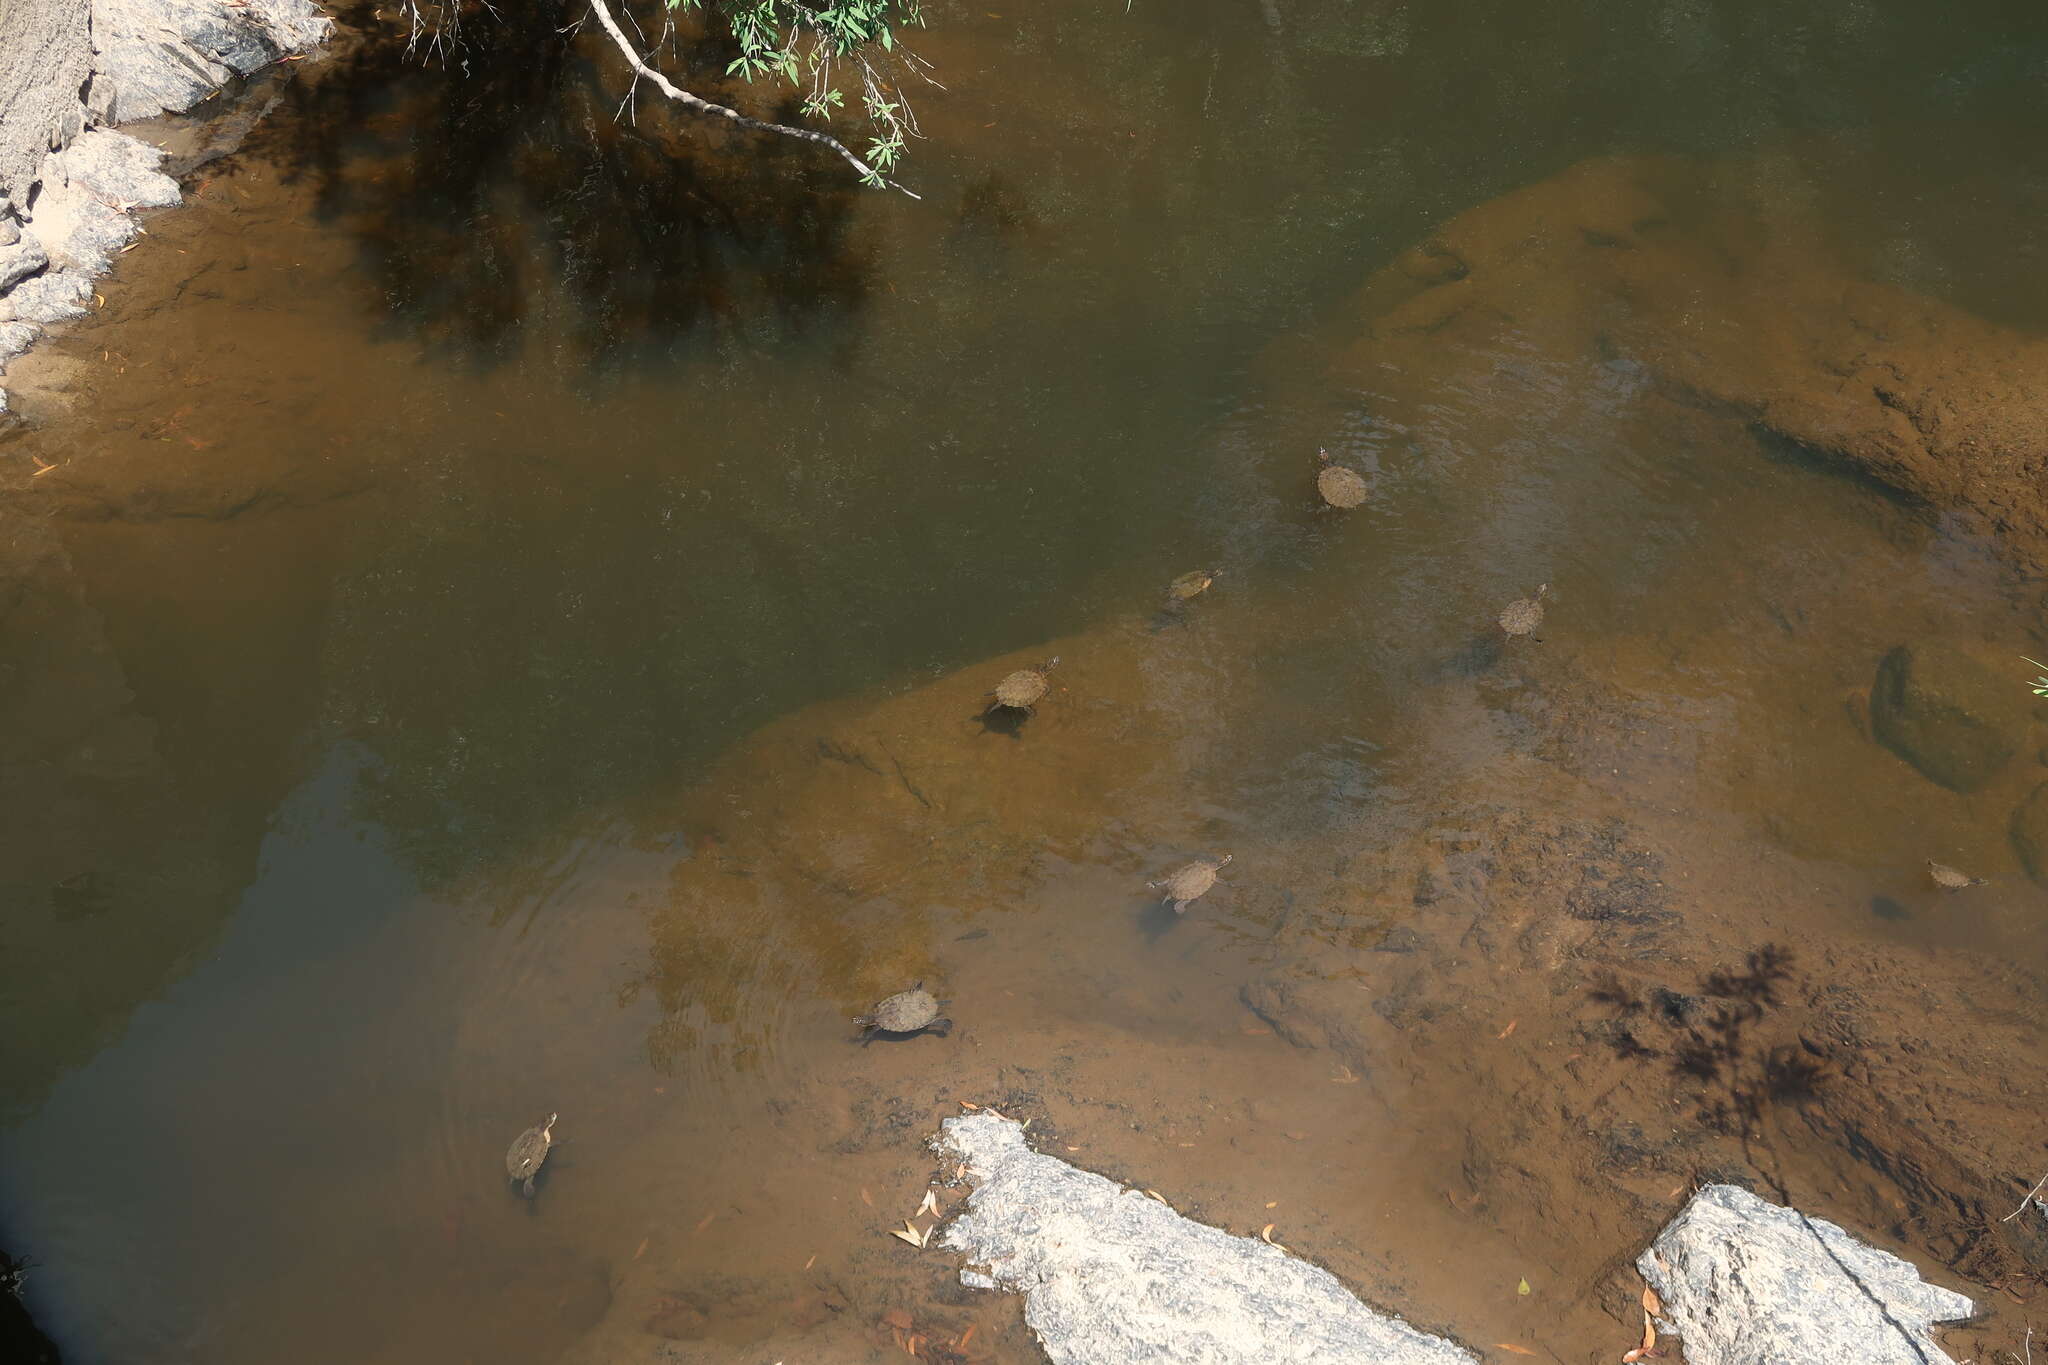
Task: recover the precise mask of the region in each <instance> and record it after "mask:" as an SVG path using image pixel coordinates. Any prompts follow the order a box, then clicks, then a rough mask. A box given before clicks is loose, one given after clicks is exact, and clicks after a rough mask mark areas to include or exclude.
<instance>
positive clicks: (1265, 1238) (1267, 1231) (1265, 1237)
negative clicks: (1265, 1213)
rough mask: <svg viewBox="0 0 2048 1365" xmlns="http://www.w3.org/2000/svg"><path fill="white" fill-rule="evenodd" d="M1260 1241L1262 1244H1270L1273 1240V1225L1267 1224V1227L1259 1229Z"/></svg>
mask: <svg viewBox="0 0 2048 1365" xmlns="http://www.w3.org/2000/svg"><path fill="white" fill-rule="evenodd" d="M1259 1240H1260V1241H1262V1242H1270V1241H1272V1240H1273V1225H1272V1224H1271V1223H1268V1224H1266V1226H1264V1227H1262V1228H1260V1229H1259Z"/></svg>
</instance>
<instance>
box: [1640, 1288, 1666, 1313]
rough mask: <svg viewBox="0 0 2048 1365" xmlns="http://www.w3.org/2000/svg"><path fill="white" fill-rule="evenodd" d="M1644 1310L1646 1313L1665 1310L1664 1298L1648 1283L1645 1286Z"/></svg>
mask: <svg viewBox="0 0 2048 1365" xmlns="http://www.w3.org/2000/svg"><path fill="white" fill-rule="evenodd" d="M1643 1311H1644V1312H1645V1313H1661V1312H1663V1311H1664V1300H1662V1299H1660V1298H1658V1297H1657V1291H1656V1290H1654V1289H1652V1288H1650V1286H1648V1285H1644V1286H1643Z"/></svg>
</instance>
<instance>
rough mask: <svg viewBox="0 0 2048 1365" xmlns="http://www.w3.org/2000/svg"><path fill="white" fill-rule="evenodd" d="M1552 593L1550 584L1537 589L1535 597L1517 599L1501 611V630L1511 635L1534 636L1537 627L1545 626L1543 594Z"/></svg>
mask: <svg viewBox="0 0 2048 1365" xmlns="http://www.w3.org/2000/svg"><path fill="white" fill-rule="evenodd" d="M1549 591H1550V585H1549V584H1548V583H1545V584H1543V585H1542V586H1541V587H1539V588H1537V589H1536V593H1535V596H1533V597H1517V598H1516V599H1515V600H1514V601H1512V602H1510V603H1508V604H1507V605H1506V606H1505V607H1502V608H1501V611H1500V628H1501V629H1502V630H1504V631H1506V632H1507V633H1508V634H1510V635H1533V634H1535V633H1536V627H1538V626H1540V625H1542V624H1543V594H1544V593H1547V592H1549Z"/></svg>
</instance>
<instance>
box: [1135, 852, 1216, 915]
mask: <svg viewBox="0 0 2048 1365" xmlns="http://www.w3.org/2000/svg"><path fill="white" fill-rule="evenodd" d="M1231 856H1232V855H1230V854H1228V853H1226V854H1224V855H1223V856H1222V857H1221V858H1217V859H1213V860H1212V859H1209V858H1197V859H1195V860H1194V861H1193V862H1191V863H1189V864H1188V865H1187V866H1186V867H1183V868H1181V869H1180V870H1179V871H1177V872H1175V873H1174V874H1173V875H1172V876H1170V877H1168V878H1166V879H1165V880H1164V881H1157V882H1146V883H1145V885H1146V887H1147V888H1148V889H1150V890H1153V891H1157V890H1159V889H1160V888H1161V887H1164V888H1166V894H1165V895H1163V896H1161V897H1160V898H1159V903H1160V904H1161V905H1164V904H1166V903H1167V902H1168V901H1172V902H1173V913H1174V914H1176V915H1185V914H1186V913H1187V911H1188V905H1189V903H1190V902H1192V901H1196V900H1199V899H1200V898H1201V896H1202V893H1203V892H1205V891H1207V890H1208V889H1209V888H1210V887H1212V886H1214V885H1216V874H1217V873H1218V872H1221V871H1222V870H1223V869H1224V868H1225V867H1227V866H1228V865H1229V863H1230V859H1231Z"/></svg>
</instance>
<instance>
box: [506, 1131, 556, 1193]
mask: <svg viewBox="0 0 2048 1365" xmlns="http://www.w3.org/2000/svg"><path fill="white" fill-rule="evenodd" d="M560 1117H561V1115H559V1114H549V1115H548V1121H547V1122H546V1123H536V1124H535V1125H534V1126H533V1127H531V1128H529V1129H527V1130H526V1131H525V1132H523V1133H521V1134H520V1135H519V1136H518V1137H516V1138H513V1139H512V1146H511V1148H510V1149H509V1150H507V1151H506V1153H505V1174H506V1175H507V1176H508V1177H510V1178H511V1179H513V1180H518V1181H523V1182H524V1186H525V1190H526V1197H527V1198H528V1199H531V1198H533V1178H534V1177H535V1176H536V1175H539V1174H540V1164H541V1162H543V1161H546V1160H547V1159H548V1148H550V1147H552V1146H554V1145H555V1136H554V1127H555V1120H556V1119H558V1118H560Z"/></svg>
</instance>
